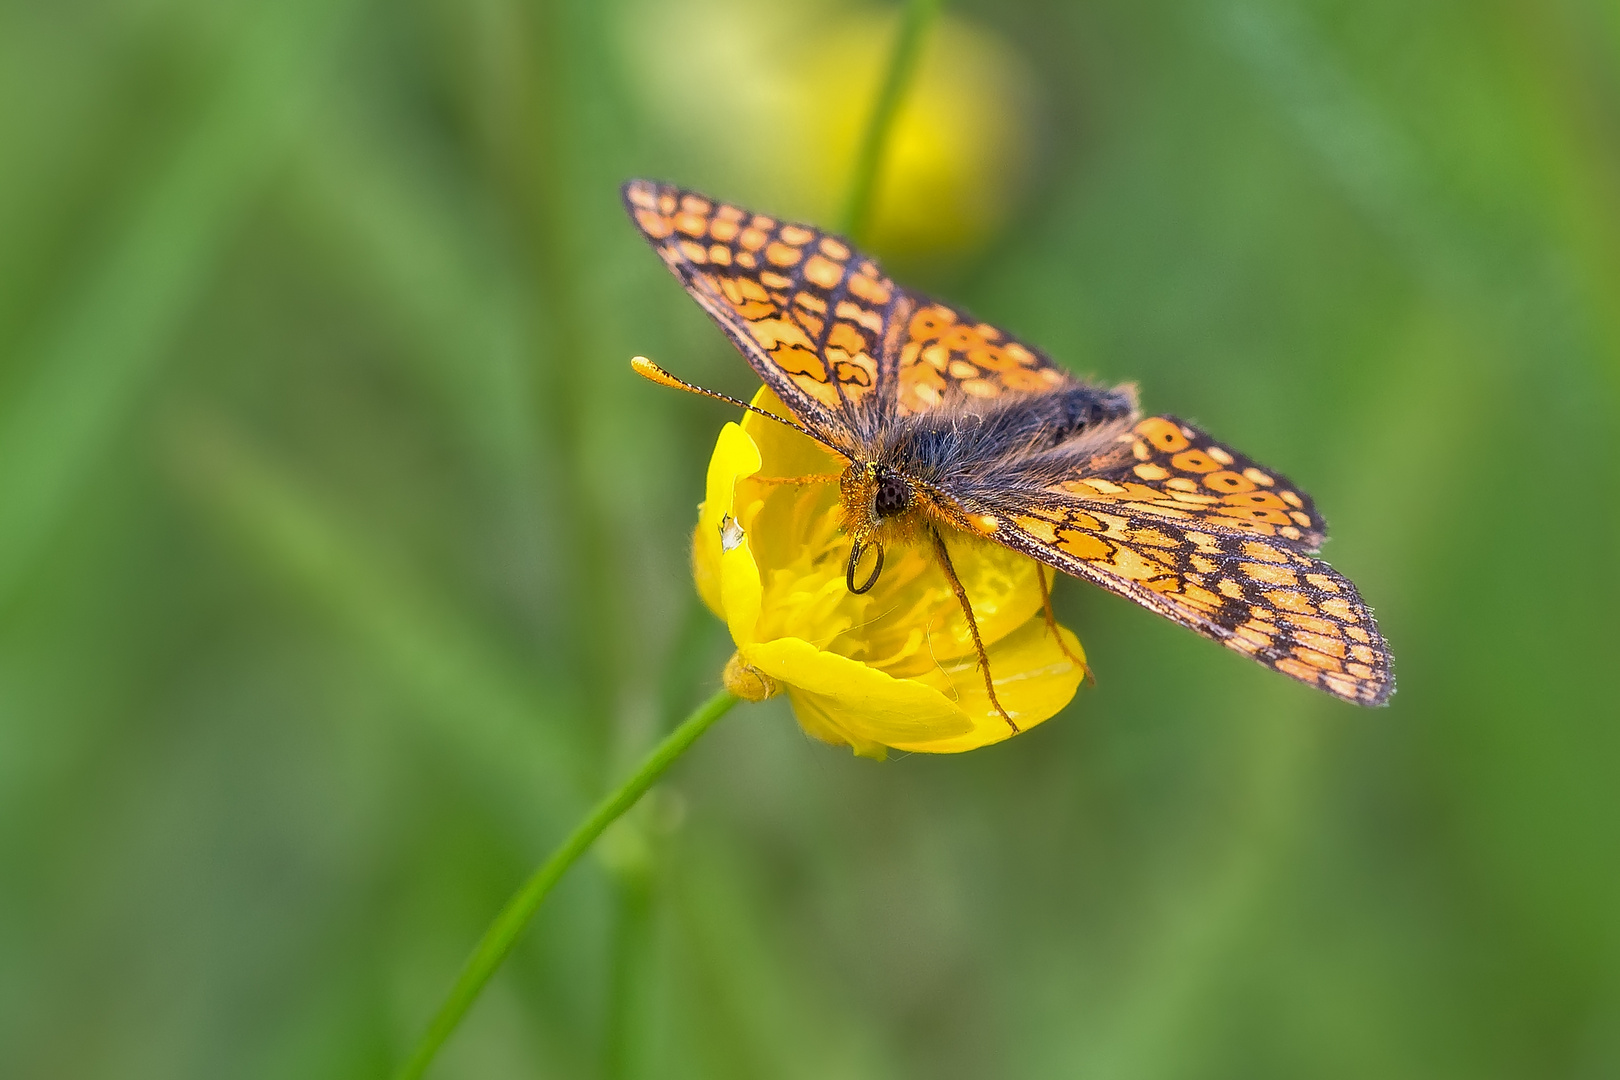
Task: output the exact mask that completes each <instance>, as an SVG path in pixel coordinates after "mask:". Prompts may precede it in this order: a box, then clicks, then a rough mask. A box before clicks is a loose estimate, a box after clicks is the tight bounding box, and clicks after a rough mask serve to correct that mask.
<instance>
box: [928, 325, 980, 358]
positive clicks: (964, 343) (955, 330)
mask: <svg viewBox="0 0 1620 1080" xmlns="http://www.w3.org/2000/svg"><path fill="white" fill-rule="evenodd" d="M939 343H940V344H941V345H943V346H945V347H946V348H947V349H950V350H951V351H952V352H967V351H968V350H970V349H977V348H980V347H981V346H983V345H984V339H983V338H982V337H980V336H979V332H978V331H977V330H975V329H973V327H971V326H952V327H950V328H949V329H947V330H946V331H945V333H944V334H942V335H940V339H939Z"/></svg>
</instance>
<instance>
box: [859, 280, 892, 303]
mask: <svg viewBox="0 0 1620 1080" xmlns="http://www.w3.org/2000/svg"><path fill="white" fill-rule="evenodd" d="M849 291H850V292H852V293H854V294H855V295H856V296H858V297H860V298H861V299H862V300H865V301H866V302H867V303H869V304H887V303H888V302H889V298H890V297H891V296H892V295H894V294H893V293H891V292H890V291H889V287H888V285H886V284H884V283H883V282H881V281H874V280H873V279H872V278H870V277H867V276H866V275H865V274H856V275H855V276H854V277H852V278H850V279H849Z"/></svg>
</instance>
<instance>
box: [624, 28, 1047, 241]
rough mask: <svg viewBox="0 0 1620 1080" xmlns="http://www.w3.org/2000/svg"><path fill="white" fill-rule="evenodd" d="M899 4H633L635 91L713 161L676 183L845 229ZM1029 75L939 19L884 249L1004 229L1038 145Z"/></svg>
mask: <svg viewBox="0 0 1620 1080" xmlns="http://www.w3.org/2000/svg"><path fill="white" fill-rule="evenodd" d="M889 7H890V10H889V11H887V12H881V11H874V10H872V9H870V8H867V7H864V6H861V5H853V4H850V3H845V2H840V0H806V2H804V3H796V4H791V5H782V4H757V3H748V2H745V0H691V2H690V3H683V4H666V3H661V2H659V0H641V2H639V3H634V4H631V5H630V6H629V7H628V8H627V9H626V10H627V12H628V18H627V21H626V23H625V27H624V30H625V33H624V36H623V39H622V40H623V43H624V46H625V49H626V52H627V54H628V56H627V58H628V59H629V61H630V70H631V74H632V78H633V85H634V87H635V89H636V90H637V91H639V93H640V96H641V98H642V100H643V102H644V104H645V107H646V108H647V110H648V113H649V115H650V116H651V117H652V118H653V119H654V121H655V122H656V123H657V124H658V126H659V127H660V128H661V129H662V130H663V132H664V133H665V134H666V135H667V136H669V137H672V141H674V142H676V143H678V144H679V145H681V146H683V147H687V148H695V149H696V150H697V151H698V153H696V154H695V155H694V158H695V160H696V161H698V162H701V163H702V166H701V170H700V171H699V172H696V173H692V174H690V175H683V176H680V177H670V178H669V179H680V180H682V181H683V182H685V183H688V184H691V185H694V186H697V187H700V188H702V189H704V190H706V191H712V192H713V193H714V194H715V195H717V196H721V197H724V198H727V199H730V200H733V201H736V202H740V203H742V204H743V205H747V206H759V207H761V208H767V209H769V210H770V212H771V213H773V214H777V215H779V216H782V217H785V218H797V219H803V220H810V221H816V222H820V223H822V224H824V225H831V224H832V223H833V222H834V221H835V220H836V219H837V215H838V214H839V213H840V211H841V210H842V208H843V205H844V200H845V199H846V198H847V197H848V193H849V192H848V189H849V183H850V177H851V175H852V173H853V171H854V166H855V156H856V148H857V146H858V145H859V143H860V139H861V133H862V131H863V130H864V129H865V127H866V124H867V122H868V121H869V119H870V117H871V111H872V108H873V104H874V102H875V100H876V98H877V94H878V88H879V85H880V84H881V82H882V80H883V77H884V73H885V71H886V69H887V65H888V61H889V56H890V52H891V50H892V48H893V45H894V39H895V35H896V33H897V32H898V29H899V23H900V14H899V11H898V10H897V6H896V5H889ZM1030 70H1031V66H1030V64H1029V63H1028V62H1027V61H1025V60H1024V59H1023V58H1022V57H1020V56H1019V55H1018V54H1017V53H1016V52H1015V51H1014V50H1013V49H1012V48H1011V46H1009V45H1008V44H1007V43H1006V42H1005V41H1003V40H1002V39H1001V38H1000V37H998V36H997V35H995V34H994V33H993V32H991V31H990V30H989V29H987V28H985V27H983V26H979V25H976V24H974V23H973V22H970V21H969V20H967V19H964V18H961V17H960V16H956V15H953V14H951V13H949V12H947V13H946V14H944V15H942V16H941V17H940V18H939V19H938V20H937V21H936V22H935V24H934V26H933V28H932V29H931V30H930V31H929V33H928V36H927V37H926V38H925V39H924V41H923V49H922V53H921V55H920V56H919V58H918V66H917V69H916V73H915V75H914V77H913V81H912V83H911V86H910V88H909V89H908V91H907V93H906V96H905V98H904V101H903V103H902V105H901V108H900V110H899V112H898V113H897V114H896V116H895V122H894V127H893V128H892V129H891V131H890V133H889V139H888V144H887V148H886V151H885V154H884V159H883V166H882V169H881V171H880V172H879V175H878V184H877V187H876V189H875V191H874V200H873V206H872V216H871V220H870V222H869V223H868V236H867V237H866V239H867V241H868V243H869V244H870V246H871V248H872V250H873V253H874V254H879V255H882V256H884V257H886V258H899V259H902V260H909V261H912V262H918V261H922V260H925V259H936V258H940V257H950V256H953V255H960V254H961V253H964V252H968V251H971V250H973V249H974V248H976V247H979V246H980V245H982V244H983V243H984V242H985V241H987V240H989V239H990V238H991V237H993V236H994V235H995V233H996V231H997V230H998V229H999V228H1000V227H1001V226H1002V224H1003V223H1004V222H1005V221H1006V219H1007V217H1008V215H1009V214H1010V213H1011V211H1012V209H1013V207H1014V205H1015V203H1016V202H1017V199H1018V196H1019V195H1020V194H1021V192H1022V189H1023V187H1024V182H1025V179H1026V178H1027V176H1028V175H1029V172H1030V166H1031V165H1032V163H1033V162H1032V159H1033V155H1034V150H1035V148H1036V146H1037V145H1038V144H1039V142H1040V140H1039V139H1038V138H1037V136H1036V131H1035V126H1036V125H1035V113H1036V109H1035V101H1036V93H1035V90H1034V84H1033V82H1032V80H1031V79H1030V77H1029V75H1028V72H1029V71H1030Z"/></svg>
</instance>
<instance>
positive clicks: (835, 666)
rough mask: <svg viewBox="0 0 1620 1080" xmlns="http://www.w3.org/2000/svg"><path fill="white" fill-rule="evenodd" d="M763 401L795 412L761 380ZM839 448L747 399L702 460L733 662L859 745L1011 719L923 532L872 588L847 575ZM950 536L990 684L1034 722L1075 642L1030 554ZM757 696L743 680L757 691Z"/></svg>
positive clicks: (966, 736) (701, 520) (1056, 704)
mask: <svg viewBox="0 0 1620 1080" xmlns="http://www.w3.org/2000/svg"><path fill="white" fill-rule="evenodd" d="M754 404H755V405H756V406H758V407H759V408H761V409H765V410H767V411H769V412H772V413H775V414H777V415H781V416H787V415H788V413H787V412H786V411H785V410H784V409H783V407H782V405H781V403H780V402H779V401H778V400H777V398H776V396H775V395H774V394H772V393H771V392H770V391H769V390H768V389H761V390H760V392H759V394H758V395H756V397H755V399H754ZM844 465H845V462H844V461H843V459H841V458H839V457H837V456H836V455H833V454H831V453H829V452H828V451H826V450H825V449H823V448H822V447H821V446H819V445H818V444H816V443H815V442H814V441H812V440H811V439H808V438H806V437H805V436H803V435H801V434H799V433H798V432H796V431H792V430H790V429H788V428H785V427H782V426H781V425H779V424H774V423H772V422H770V421H769V420H766V419H764V418H763V417H759V416H755V415H753V414H748V415H745V416H744V417H743V420H742V423H741V424H740V425H739V424H727V425H726V426H725V428H724V429H723V430H722V431H721V432H720V437H719V440H718V441H717V442H716V443H715V448H714V456H713V457H712V458H711V460H710V462H709V473H708V483H707V492H706V498H705V500H704V503H703V505H702V507H701V508H700V509H699V513H698V525H697V530H696V532H695V534H694V536H693V559H692V562H693V570H694V576H695V577H696V580H697V587H698V591H699V593H701V594H702V596H703V600H704V603H706V604H707V605H708V606H709V608H710V609H711V610H712V611H713V612H714V613H715V614H716V615H718V616H719V617H720V618H722V619H724V620H725V622H726V625H727V627H728V628H729V629H730V631H731V637H732V640H733V641H734V642H735V643H736V646H737V657H738V659H737V661H734V663H733V665H732V666H731V669H730V670H733V671H735V670H738V669H741V670H742V671H744V672H746V671H748V670H749V669H751V670H752V673H754V674H755V675H756V676H762V677H763V678H761V679H760V682H759V684H758V685H759V686H760V687H770V688H773V689H774V688H778V687H779V688H780V689H782V690H784V691H785V692H786V693H787V695H788V697H789V699H790V700H791V702H792V704H793V712H794V715H795V716H796V717H797V718H798V721H799V724H800V726H801V727H803V728H804V730H805V731H807V732H809V733H810V734H811V735H814V736H815V737H816V738H818V739H821V740H823V741H825V742H829V743H833V744H835V745H839V744H847V745H849V746H851V747H853V748H854V751H855V753H857V754H860V755H863V756H866V757H876V758H881V757H883V756H884V754H885V752H886V749H887V748H890V747H892V748H894V749H897V750H914V751H927V752H929V753H956V752H959V751H962V750H972V749H974V748H976V747H980V746H986V745H988V744H990V743H995V742H1000V741H1001V740H1003V739H1006V738H1008V737H1009V736H1011V735H1012V734H1013V732H1012V729H1011V728H1010V727H1009V726H1008V724H1007V721H1006V719H1004V718H1003V717H1002V716H1001V714H1000V713H998V712H997V711H996V709H995V707H994V706H993V705H992V704H991V702H990V697H989V694H988V693H986V691H985V686H984V677H983V675H982V674H981V673H980V672H979V670H978V661H977V656H976V654H975V652H974V648H973V640H972V637H971V635H970V633H969V630H968V626H967V620H966V619H965V618H964V616H963V614H962V609H961V606H960V605H959V604H958V602H957V599H956V596H955V594H954V593H953V592H952V591H951V587H950V584H949V582H948V581H947V580H946V578H945V575H944V573H943V572H942V571H941V570H940V568H939V565H938V563H937V562H936V561H935V559H934V555H933V552H932V551H931V549H930V548H929V547H928V546H927V545H926V544H919V545H913V546H906V547H900V546H898V545H897V546H896V548H895V549H893V550H891V551H890V552H889V553H888V558H887V560H886V562H885V563H884V566H883V573H882V576H881V577H880V578H879V580H878V583H877V585H876V586H874V587H873V588H872V590H871V591H870V592H867V593H864V594H860V595H856V594H854V593H851V592H850V591H849V589H848V586H847V584H846V580H845V578H846V574H845V570H846V562H847V559H848V556H849V538H848V536H846V535H845V534H844V532H843V529H842V520H843V519H842V511H841V508H840V506H839V502H838V490H837V484H836V483H832V482H826V481H822V482H812V483H802V482H801V483H793V482H791V481H793V480H794V479H796V478H799V479H802V478H806V477H817V476H822V477H825V476H829V475H836V474H837V473H839V472H841V471H842V469H843V467H844ZM945 542H946V546H947V548H948V549H949V551H950V555H951V563H952V565H954V566H955V568H956V573H957V576H958V577H959V578H960V579H961V581H962V585H963V587H964V588H965V589H966V591H967V595H968V598H969V600H970V601H971V602H972V604H973V612H974V616H975V618H976V619H977V621H978V625H979V633H980V635H981V637H982V638H983V641H984V646H985V650H986V652H987V653H988V655H989V658H990V671H991V675H992V677H993V679H994V681H995V687H996V697H997V698H998V699H999V700H1000V702H1001V704H1002V706H1003V707H1004V708H1005V709H1006V710H1007V713H1008V715H1009V716H1011V717H1012V719H1013V721H1014V722H1015V723H1017V725H1018V727H1019V729H1020V730H1027V729H1029V728H1031V727H1033V726H1034V725H1036V724H1039V723H1040V722H1041V721H1043V720H1045V719H1047V718H1048V717H1050V716H1052V715H1054V714H1055V713H1056V712H1057V711H1058V710H1059V709H1061V708H1063V706H1065V705H1067V704H1068V703H1069V701H1070V699H1072V698H1073V697H1074V694H1075V691H1076V690H1077V689H1078V688H1079V685H1080V680H1081V679H1082V678H1083V677H1084V675H1085V668H1084V665H1083V663H1077V662H1076V661H1075V660H1074V659H1071V658H1070V654H1072V655H1073V656H1074V657H1076V658H1081V659H1082V660H1083V654H1082V653H1081V651H1080V643H1079V642H1078V641H1077V640H1076V639H1075V637H1074V635H1073V634H1072V633H1070V632H1069V631H1068V630H1067V629H1064V628H1062V627H1059V628H1058V633H1060V634H1062V635H1063V642H1064V644H1066V645H1067V652H1065V650H1064V648H1063V646H1062V645H1060V644H1059V642H1058V641H1057V639H1056V638H1055V637H1054V636H1053V634H1052V631H1051V629H1049V628H1048V626H1047V623H1046V619H1045V617H1044V615H1043V613H1042V603H1041V585H1040V581H1039V580H1038V579H1037V577H1036V574H1037V572H1038V571H1037V564H1036V563H1035V561H1034V560H1032V559H1030V558H1028V557H1027V556H1024V555H1021V554H1018V553H1017V552H1014V551H1010V550H1008V549H1006V548H1004V547H1002V546H1001V545H999V544H993V543H990V542H988V541H985V540H981V539H978V538H977V537H971V536H967V535H965V534H962V533H959V532H954V531H947V532H946V540H945ZM750 696H752V695H750Z"/></svg>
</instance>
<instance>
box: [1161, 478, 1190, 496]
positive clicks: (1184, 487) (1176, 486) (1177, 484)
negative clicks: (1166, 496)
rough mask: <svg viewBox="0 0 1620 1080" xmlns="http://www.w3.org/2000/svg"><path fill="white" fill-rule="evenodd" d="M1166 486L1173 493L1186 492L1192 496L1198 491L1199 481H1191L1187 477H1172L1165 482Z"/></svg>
mask: <svg viewBox="0 0 1620 1080" xmlns="http://www.w3.org/2000/svg"><path fill="white" fill-rule="evenodd" d="M1164 486H1165V487H1167V488H1169V489H1170V490H1171V491H1185V492H1187V493H1189V494H1191V493H1192V492H1194V491H1197V490H1198V481H1196V480H1189V479H1187V478H1186V477H1185V476H1172V477H1171V478H1170V479H1168V480H1166V481H1165V482H1164Z"/></svg>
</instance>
